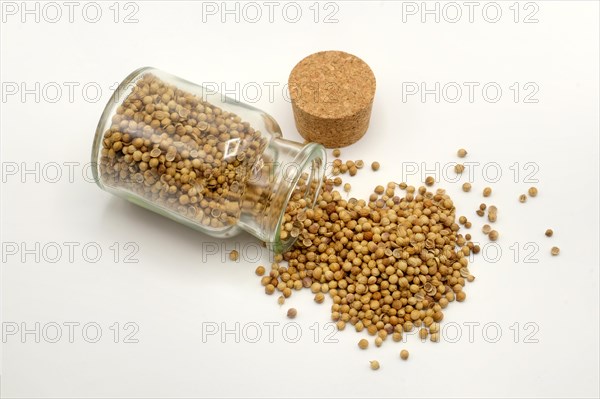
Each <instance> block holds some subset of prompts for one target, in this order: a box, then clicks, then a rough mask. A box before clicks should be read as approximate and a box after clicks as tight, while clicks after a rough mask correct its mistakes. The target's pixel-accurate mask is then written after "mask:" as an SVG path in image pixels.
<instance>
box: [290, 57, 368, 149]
mask: <svg viewBox="0 0 600 399" xmlns="http://www.w3.org/2000/svg"><path fill="white" fill-rule="evenodd" d="M288 85H289V90H290V97H291V100H292V109H293V111H294V120H295V122H296V127H297V128H298V131H299V132H300V134H301V135H302V137H304V139H306V140H308V141H311V142H316V143H320V144H323V145H324V146H325V147H328V148H333V147H345V146H348V145H350V144H352V143H355V142H356V141H358V140H359V139H360V138H361V137H362V136H363V135H364V134H365V132H366V131H367V128H368V127H369V119H370V118H371V108H372V107H373V98H374V97H375V75H374V74H373V71H372V70H371V68H369V66H368V65H367V63H365V62H364V61H363V60H361V59H360V58H358V57H356V56H355V55H352V54H348V53H345V52H343V51H321V52H319V53H315V54H311V55H309V56H308V57H306V58H304V59H303V60H302V61H300V62H299V63H298V64H297V65H296V66H295V67H294V69H293V70H292V72H291V73H290V77H289V81H288Z"/></svg>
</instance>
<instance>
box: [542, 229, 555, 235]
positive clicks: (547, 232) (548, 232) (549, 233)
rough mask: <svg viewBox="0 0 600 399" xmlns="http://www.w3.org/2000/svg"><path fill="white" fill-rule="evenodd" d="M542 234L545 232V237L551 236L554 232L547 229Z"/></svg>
mask: <svg viewBox="0 0 600 399" xmlns="http://www.w3.org/2000/svg"><path fill="white" fill-rule="evenodd" d="M544 234H546V237H552V235H553V234H554V232H553V231H552V229H547V230H546V232H545V233H544Z"/></svg>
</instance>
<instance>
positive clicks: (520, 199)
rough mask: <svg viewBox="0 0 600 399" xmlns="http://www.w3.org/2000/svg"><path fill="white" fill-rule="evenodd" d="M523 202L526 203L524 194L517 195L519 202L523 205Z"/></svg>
mask: <svg viewBox="0 0 600 399" xmlns="http://www.w3.org/2000/svg"><path fill="white" fill-rule="evenodd" d="M525 201H527V196H526V195H525V194H521V195H519V202H520V203H523V202H525Z"/></svg>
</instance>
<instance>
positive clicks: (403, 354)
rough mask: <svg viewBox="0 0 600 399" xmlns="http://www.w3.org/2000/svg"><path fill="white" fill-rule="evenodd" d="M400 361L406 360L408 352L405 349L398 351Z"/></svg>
mask: <svg viewBox="0 0 600 399" xmlns="http://www.w3.org/2000/svg"><path fill="white" fill-rule="evenodd" d="M400 359H402V360H407V359H408V351H407V350H406V349H402V350H401V351H400Z"/></svg>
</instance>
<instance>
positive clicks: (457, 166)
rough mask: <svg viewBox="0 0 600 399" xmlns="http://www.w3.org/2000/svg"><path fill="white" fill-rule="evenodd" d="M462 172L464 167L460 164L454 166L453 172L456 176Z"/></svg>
mask: <svg viewBox="0 0 600 399" xmlns="http://www.w3.org/2000/svg"><path fill="white" fill-rule="evenodd" d="M464 171H465V165H463V164H462V163H457V164H456V165H454V172H456V174H461V173H462V172H464Z"/></svg>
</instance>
